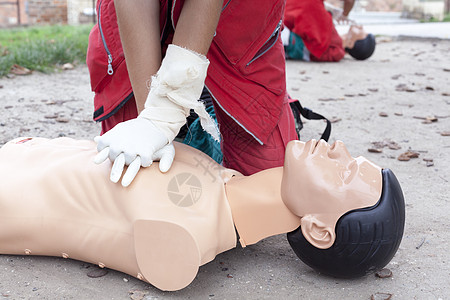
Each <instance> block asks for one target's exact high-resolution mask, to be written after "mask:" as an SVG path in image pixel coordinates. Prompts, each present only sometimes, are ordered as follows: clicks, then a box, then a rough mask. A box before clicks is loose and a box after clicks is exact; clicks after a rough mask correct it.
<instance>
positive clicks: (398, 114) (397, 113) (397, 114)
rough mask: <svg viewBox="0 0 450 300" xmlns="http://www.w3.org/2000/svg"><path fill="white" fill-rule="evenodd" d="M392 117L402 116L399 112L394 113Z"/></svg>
mask: <svg viewBox="0 0 450 300" xmlns="http://www.w3.org/2000/svg"><path fill="white" fill-rule="evenodd" d="M394 115H396V116H399V117H401V116H403V114H402V113H399V112H396V113H394Z"/></svg>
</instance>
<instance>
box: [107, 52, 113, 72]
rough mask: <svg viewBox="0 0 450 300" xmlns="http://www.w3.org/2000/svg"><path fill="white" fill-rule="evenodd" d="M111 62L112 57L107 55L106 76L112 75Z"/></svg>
mask: <svg viewBox="0 0 450 300" xmlns="http://www.w3.org/2000/svg"><path fill="white" fill-rule="evenodd" d="M112 61H113V58H112V55H111V54H109V55H108V75H112V74H114V70H113V68H112V64H111V63H112Z"/></svg>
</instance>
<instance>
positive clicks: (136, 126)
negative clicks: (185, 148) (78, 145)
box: [94, 117, 175, 187]
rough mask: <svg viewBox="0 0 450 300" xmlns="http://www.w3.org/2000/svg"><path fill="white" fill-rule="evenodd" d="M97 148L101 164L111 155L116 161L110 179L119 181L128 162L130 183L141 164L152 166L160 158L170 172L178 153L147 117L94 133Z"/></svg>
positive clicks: (163, 168)
mask: <svg viewBox="0 0 450 300" xmlns="http://www.w3.org/2000/svg"><path fill="white" fill-rule="evenodd" d="M94 141H95V142H96V143H97V151H99V153H98V154H97V155H96V156H95V158H94V162H95V163H97V164H100V163H102V162H104V161H105V160H107V159H108V158H109V159H110V160H111V161H113V162H114V164H113V166H112V169H111V175H110V179H111V181H112V182H114V183H117V182H118V181H119V180H120V177H121V176H122V173H123V170H124V167H125V165H128V169H127V170H126V172H125V174H124V175H123V178H122V186H124V187H127V186H129V185H130V184H131V182H132V181H133V179H134V178H135V177H136V175H137V173H138V171H139V169H140V167H141V166H142V167H144V168H145V167H149V166H150V165H151V164H152V163H153V161H157V160H159V161H160V162H159V169H160V170H161V172H167V171H168V170H169V169H170V167H171V165H172V162H173V158H174V156H175V148H174V147H173V145H172V143H168V141H167V138H166V137H165V136H164V134H163V133H162V132H161V131H160V130H159V129H158V128H157V127H156V126H155V125H154V124H153V123H152V121H150V120H148V119H145V118H139V117H138V118H136V119H133V120H129V121H126V122H123V123H119V124H117V125H116V126H115V127H114V128H113V129H112V130H110V131H108V132H107V133H105V134H104V135H102V136H97V137H95V139H94Z"/></svg>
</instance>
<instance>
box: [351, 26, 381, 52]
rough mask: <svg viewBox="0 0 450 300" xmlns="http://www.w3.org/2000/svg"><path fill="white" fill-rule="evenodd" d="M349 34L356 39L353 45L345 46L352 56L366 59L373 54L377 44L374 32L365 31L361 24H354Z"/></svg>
mask: <svg viewBox="0 0 450 300" xmlns="http://www.w3.org/2000/svg"><path fill="white" fill-rule="evenodd" d="M347 36H348V37H349V38H351V39H352V40H354V41H355V42H354V45H353V47H348V48H345V51H346V52H347V53H348V54H350V56H352V57H353V58H354V59H357V60H365V59H368V58H369V57H371V56H372V54H373V52H374V51H375V45H376V41H375V37H374V36H373V34H370V33H369V34H368V33H367V32H365V31H364V29H363V27H362V26H360V25H352V26H350V29H349V31H348V33H347Z"/></svg>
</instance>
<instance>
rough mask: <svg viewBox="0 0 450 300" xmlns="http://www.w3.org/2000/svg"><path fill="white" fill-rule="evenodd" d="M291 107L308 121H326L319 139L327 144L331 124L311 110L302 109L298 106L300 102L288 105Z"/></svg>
mask: <svg viewBox="0 0 450 300" xmlns="http://www.w3.org/2000/svg"><path fill="white" fill-rule="evenodd" d="M290 104H291V105H294V106H295V108H296V109H297V110H298V111H300V113H301V114H302V116H303V117H304V118H306V119H308V120H325V121H327V127H326V128H325V130H324V131H323V133H322V136H321V137H320V138H321V139H322V140H325V141H326V142H328V139H329V138H330V134H331V122H330V120H328V119H327V118H325V117H324V116H322V115H320V114H318V113H315V112H313V111H312V110H310V109H309V108H307V107H303V106H302V105H301V104H300V101H298V100H296V101H294V102H291V103H290Z"/></svg>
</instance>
